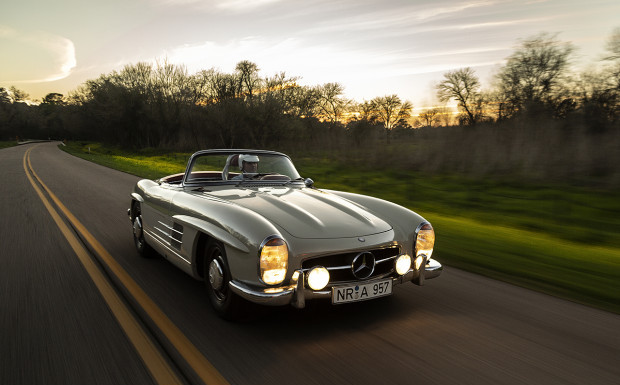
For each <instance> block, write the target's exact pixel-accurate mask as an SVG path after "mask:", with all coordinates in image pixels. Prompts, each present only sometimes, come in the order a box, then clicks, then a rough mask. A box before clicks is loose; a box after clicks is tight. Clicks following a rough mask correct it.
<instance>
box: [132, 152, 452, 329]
mask: <svg viewBox="0 0 620 385" xmlns="http://www.w3.org/2000/svg"><path fill="white" fill-rule="evenodd" d="M128 215H129V219H130V220H131V223H132V227H133V238H134V241H135V246H136V248H137V250H138V252H139V253H140V254H141V255H143V256H149V255H153V254H154V252H156V253H158V254H161V255H163V256H164V257H165V258H166V259H167V260H169V261H170V262H171V263H173V264H174V265H176V266H177V267H179V268H180V269H181V270H183V271H185V272H186V273H187V274H189V275H191V276H192V277H194V278H195V279H198V280H204V281H205V284H206V287H207V293H208V297H209V300H210V302H211V304H212V305H213V308H214V309H215V310H216V311H217V312H218V313H219V315H220V316H222V317H224V318H228V319H230V318H234V317H235V316H236V315H238V314H239V312H240V310H241V309H242V307H243V304H244V300H247V301H250V302H254V303H258V304H264V305H292V306H294V307H296V308H303V307H304V306H305V303H306V301H308V300H316V299H326V300H329V301H331V303H332V304H334V305H336V304H344V303H350V302H357V301H364V300H369V299H373V298H378V297H383V296H388V295H391V294H392V290H393V287H394V285H398V284H402V283H406V282H412V283H414V284H417V285H422V284H423V283H424V281H425V280H426V279H430V278H435V277H438V276H439V275H440V274H441V272H442V266H441V264H440V263H438V262H437V261H436V260H434V259H431V256H432V253H433V246H434V243H435V233H434V231H433V227H432V226H431V224H430V223H429V222H427V221H426V220H425V219H424V218H422V217H421V216H420V215H418V214H416V213H415V212H413V211H410V210H408V209H406V208H404V207H401V206H399V205H396V204H394V203H391V202H387V201H384V200H381V199H377V198H373V197H369V196H364V195H358V194H353V193H348V192H341V191H330V190H323V189H317V188H315V187H314V182H313V181H312V180H311V179H303V178H302V177H300V175H299V174H298V172H297V170H296V169H295V166H294V165H293V163H292V161H291V159H290V158H289V157H288V156H287V155H284V154H282V153H278V152H273V151H261V150H228V149H227V150H205V151H199V152H196V153H195V154H193V155H192V156H191V157H190V159H189V162H188V165H187V169H186V171H185V173H183V174H175V175H170V176H167V177H164V178H161V179H159V180H155V181H153V180H146V179H144V180H141V181H139V182H138V183H137V184H136V186H135V187H134V191H133V193H132V194H131V206H130V208H129V210H128Z"/></svg>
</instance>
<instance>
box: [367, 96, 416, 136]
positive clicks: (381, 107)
mask: <svg viewBox="0 0 620 385" xmlns="http://www.w3.org/2000/svg"><path fill="white" fill-rule="evenodd" d="M371 103H372V106H373V116H374V118H375V119H376V121H377V122H379V123H381V124H383V128H384V129H385V137H386V140H387V142H388V143H389V142H390V133H391V132H392V130H393V129H394V127H396V126H399V125H402V126H406V125H407V124H408V123H407V120H408V119H409V118H411V111H412V110H413V104H411V102H409V101H404V102H403V101H402V100H401V99H400V98H399V97H398V96H397V95H389V96H379V97H376V98H374V99H373V100H372V101H371Z"/></svg>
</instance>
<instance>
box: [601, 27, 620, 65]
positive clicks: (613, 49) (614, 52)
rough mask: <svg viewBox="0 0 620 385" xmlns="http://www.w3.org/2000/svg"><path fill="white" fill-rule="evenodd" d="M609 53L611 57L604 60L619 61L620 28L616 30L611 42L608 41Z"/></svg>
mask: <svg viewBox="0 0 620 385" xmlns="http://www.w3.org/2000/svg"><path fill="white" fill-rule="evenodd" d="M605 48H606V50H607V52H609V55H608V56H606V57H605V58H604V60H612V61H613V60H618V59H620V27H618V28H616V29H614V32H613V33H612V35H611V37H610V38H609V40H607V44H606V45H605Z"/></svg>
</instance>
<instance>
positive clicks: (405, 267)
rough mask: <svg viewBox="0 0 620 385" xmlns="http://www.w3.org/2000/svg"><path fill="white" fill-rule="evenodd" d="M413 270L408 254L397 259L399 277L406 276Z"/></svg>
mask: <svg viewBox="0 0 620 385" xmlns="http://www.w3.org/2000/svg"><path fill="white" fill-rule="evenodd" d="M410 268H411V257H410V256H408V255H407V254H403V255H400V256H399V257H398V258H396V272H397V273H398V275H405V274H407V272H408V271H409V269H410Z"/></svg>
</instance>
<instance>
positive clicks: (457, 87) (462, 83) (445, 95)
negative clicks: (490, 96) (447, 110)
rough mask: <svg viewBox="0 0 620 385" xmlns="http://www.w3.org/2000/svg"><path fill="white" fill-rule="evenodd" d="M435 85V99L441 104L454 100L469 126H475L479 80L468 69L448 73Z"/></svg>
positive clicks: (471, 70) (472, 71)
mask: <svg viewBox="0 0 620 385" xmlns="http://www.w3.org/2000/svg"><path fill="white" fill-rule="evenodd" d="M443 76H444V80H442V81H441V82H440V83H439V84H438V85H437V97H438V98H439V100H440V101H442V102H448V101H450V100H454V101H456V102H457V103H458V108H459V111H460V112H461V113H462V114H463V115H464V117H465V118H464V120H465V121H466V122H467V123H469V124H476V122H477V121H478V118H479V117H478V116H477V114H476V110H475V105H476V104H477V103H479V102H480V100H479V99H480V80H479V79H478V77H477V76H476V74H475V72H474V70H473V69H471V68H470V67H466V68H461V69H458V70H454V71H448V72H446V73H445V74H444V75H443Z"/></svg>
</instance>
